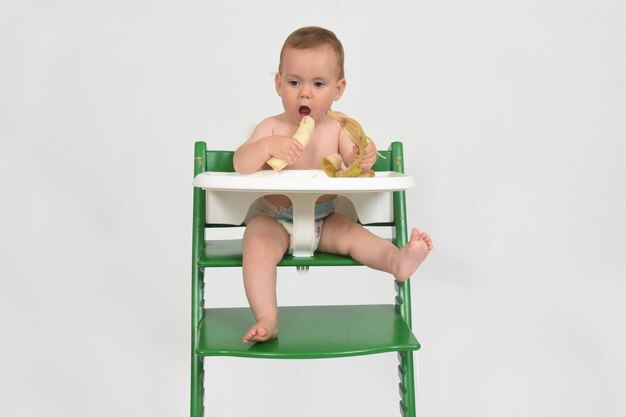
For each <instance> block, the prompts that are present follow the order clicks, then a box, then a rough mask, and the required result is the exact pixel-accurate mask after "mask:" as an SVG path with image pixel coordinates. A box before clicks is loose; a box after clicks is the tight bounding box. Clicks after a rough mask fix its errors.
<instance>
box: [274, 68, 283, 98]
mask: <svg viewBox="0 0 626 417" xmlns="http://www.w3.org/2000/svg"><path fill="white" fill-rule="evenodd" d="M281 82H282V77H281V76H280V73H278V72H277V73H276V76H274V87H275V88H276V94H278V97H282V96H281V95H280V85H281Z"/></svg>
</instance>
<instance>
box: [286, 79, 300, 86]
mask: <svg viewBox="0 0 626 417" xmlns="http://www.w3.org/2000/svg"><path fill="white" fill-rule="evenodd" d="M287 83H288V84H289V85H290V86H292V87H297V86H299V85H300V81H298V80H289V81H287Z"/></svg>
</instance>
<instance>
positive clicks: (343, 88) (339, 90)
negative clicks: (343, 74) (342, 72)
mask: <svg viewBox="0 0 626 417" xmlns="http://www.w3.org/2000/svg"><path fill="white" fill-rule="evenodd" d="M344 91H346V79H345V78H342V79H340V80H339V81H337V92H336V93H335V98H334V101H337V100H339V99H340V98H341V96H342V95H343V92H344Z"/></svg>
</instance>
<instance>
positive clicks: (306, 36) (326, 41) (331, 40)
mask: <svg viewBox="0 0 626 417" xmlns="http://www.w3.org/2000/svg"><path fill="white" fill-rule="evenodd" d="M321 46H330V47H331V48H332V50H333V51H335V55H336V56H337V69H338V71H339V79H342V78H344V70H343V46H342V45H341V42H340V41H339V39H337V36H335V34H334V33H333V32H331V31H330V30H328V29H324V28H321V27H317V26H308V27H303V28H300V29H298V30H296V31H295V32H293V33H292V34H291V35H289V36H288V37H287V39H286V40H285V43H284V45H283V49H282V50H281V51H280V63H279V65H278V73H279V74H282V69H283V57H284V55H285V51H286V50H288V49H315V48H319V47H321Z"/></svg>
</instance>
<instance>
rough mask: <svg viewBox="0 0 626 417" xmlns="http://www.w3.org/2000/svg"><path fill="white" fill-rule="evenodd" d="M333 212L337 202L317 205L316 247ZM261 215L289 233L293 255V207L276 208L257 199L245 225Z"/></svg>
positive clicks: (263, 200)
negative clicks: (273, 220)
mask: <svg viewBox="0 0 626 417" xmlns="http://www.w3.org/2000/svg"><path fill="white" fill-rule="evenodd" d="M333 211H335V200H328V201H324V202H322V203H316V204H315V247H314V249H317V246H318V245H319V243H320V234H321V232H322V224H323V223H324V219H325V218H326V217H328V216H329V215H330V214H331V213H332V212H333ZM259 214H265V215H266V216H270V217H272V218H274V219H275V220H276V221H277V222H278V223H280V224H281V225H282V226H283V227H284V228H285V230H286V231H287V233H289V253H293V207H288V208H282V207H280V208H279V207H276V206H275V205H273V204H272V203H270V202H269V201H267V200H266V199H265V198H259V199H257V200H256V201H255V202H254V203H252V205H251V206H250V209H249V210H248V214H247V216H246V219H245V220H244V223H245V224H248V222H249V221H250V220H252V218H253V217H254V216H257V215H259Z"/></svg>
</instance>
